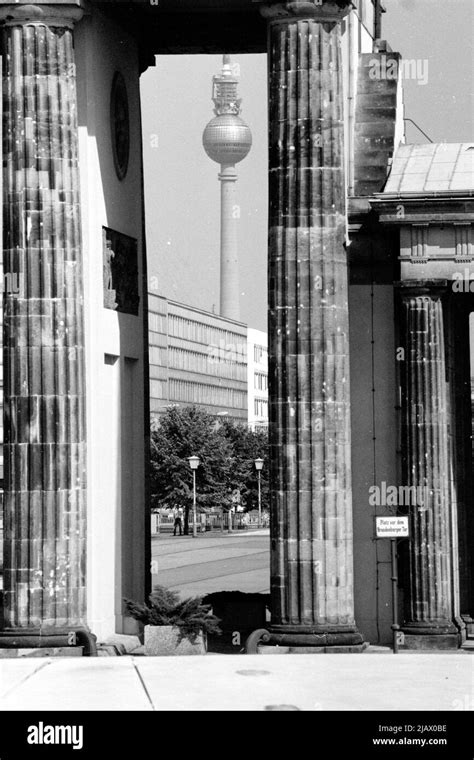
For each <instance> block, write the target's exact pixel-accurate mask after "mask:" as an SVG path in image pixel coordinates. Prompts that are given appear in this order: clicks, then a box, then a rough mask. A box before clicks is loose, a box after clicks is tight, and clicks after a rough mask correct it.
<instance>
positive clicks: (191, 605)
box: [124, 586, 222, 641]
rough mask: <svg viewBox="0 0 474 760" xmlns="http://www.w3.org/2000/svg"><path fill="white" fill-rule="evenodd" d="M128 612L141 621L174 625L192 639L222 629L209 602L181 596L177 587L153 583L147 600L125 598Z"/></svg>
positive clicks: (147, 623) (197, 597) (218, 631)
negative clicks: (139, 600)
mask: <svg viewBox="0 0 474 760" xmlns="http://www.w3.org/2000/svg"><path fill="white" fill-rule="evenodd" d="M124 602H125V607H126V610H127V612H128V613H129V615H131V616H132V617H133V618H135V620H139V621H140V623H143V624H144V625H160V626H161V625H173V626H176V627H177V628H179V630H180V633H181V635H182V636H186V637H188V638H190V639H191V640H192V641H194V640H195V639H196V638H197V636H198V635H199V634H200V633H201V631H203V632H204V633H217V634H220V633H222V631H221V629H220V628H219V623H220V620H219V618H217V617H216V616H215V615H213V614H212V613H211V605H210V604H202V597H200V596H195V597H190V598H189V599H182V600H181V599H180V597H179V594H178V593H177V592H176V591H170V590H169V589H167V588H165V587H164V586H155V588H154V590H153V592H152V593H151V594H150V596H149V604H141V603H139V602H133V601H131V600H130V599H124Z"/></svg>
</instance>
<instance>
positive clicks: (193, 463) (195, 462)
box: [188, 457, 201, 538]
mask: <svg viewBox="0 0 474 760" xmlns="http://www.w3.org/2000/svg"><path fill="white" fill-rule="evenodd" d="M188 461H189V466H190V468H191V470H192V471H193V538H196V536H197V530H196V527H197V526H196V470H197V468H198V467H199V465H200V464H201V460H200V459H199V457H188Z"/></svg>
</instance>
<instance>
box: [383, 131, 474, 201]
mask: <svg viewBox="0 0 474 760" xmlns="http://www.w3.org/2000/svg"><path fill="white" fill-rule="evenodd" d="M462 190H467V191H472V190H474V143H439V144H436V143H428V144H427V145H400V146H399V148H398V149H397V150H396V152H395V155H394V158H393V164H392V170H391V172H390V176H389V178H388V180H387V184H386V185H385V189H384V193H391V194H396V195H402V194H404V193H410V194H413V193H420V194H423V193H443V194H444V193H446V194H449V193H450V192H459V191H462Z"/></svg>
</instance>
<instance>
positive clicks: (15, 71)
mask: <svg viewBox="0 0 474 760" xmlns="http://www.w3.org/2000/svg"><path fill="white" fill-rule="evenodd" d="M81 15H82V11H81V10H80V9H79V8H78V7H77V6H72V5H71V6H64V5H56V6H47V5H41V6H39V7H35V6H32V5H29V6H25V5H23V6H22V5H11V6H2V7H1V8H0V19H1V22H2V25H3V26H2V30H1V38H2V53H3V146H4V152H3V176H4V196H3V204H4V230H3V245H4V269H5V272H6V273H9V272H11V273H12V274H15V275H18V278H19V281H20V284H21V285H20V292H19V293H18V294H17V293H5V295H4V393H5V510H4V604H5V610H4V614H5V627H6V628H7V629H20V630H21V629H26V630H37V629H41V631H42V632H43V631H44V632H47V631H48V630H52V631H58V630H61V629H67V628H70V627H71V626H76V627H80V626H82V625H83V624H84V623H85V614H86V613H85V601H86V600H85V558H86V543H85V542H86V492H85V487H86V483H85V424H84V420H85V418H84V398H85V397H84V335H83V294H82V255H81V236H80V197H79V173H78V134H77V104H76V83H75V63H74V49H73V31H72V25H73V22H74V21H75V20H77V19H79V18H80V17H81Z"/></svg>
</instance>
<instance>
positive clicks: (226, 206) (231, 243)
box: [219, 165, 240, 321]
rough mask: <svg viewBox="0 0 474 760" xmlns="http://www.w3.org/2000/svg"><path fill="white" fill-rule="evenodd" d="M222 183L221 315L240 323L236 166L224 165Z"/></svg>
mask: <svg viewBox="0 0 474 760" xmlns="http://www.w3.org/2000/svg"><path fill="white" fill-rule="evenodd" d="M219 180H220V183H221V259H220V296H221V297H220V314H221V316H222V317H227V318H228V319H235V320H236V321H240V304H239V260H238V248H237V219H238V217H239V208H238V206H237V205H236V202H235V183H236V181H237V173H236V171H235V166H232V165H222V166H221V172H220V174H219Z"/></svg>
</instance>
